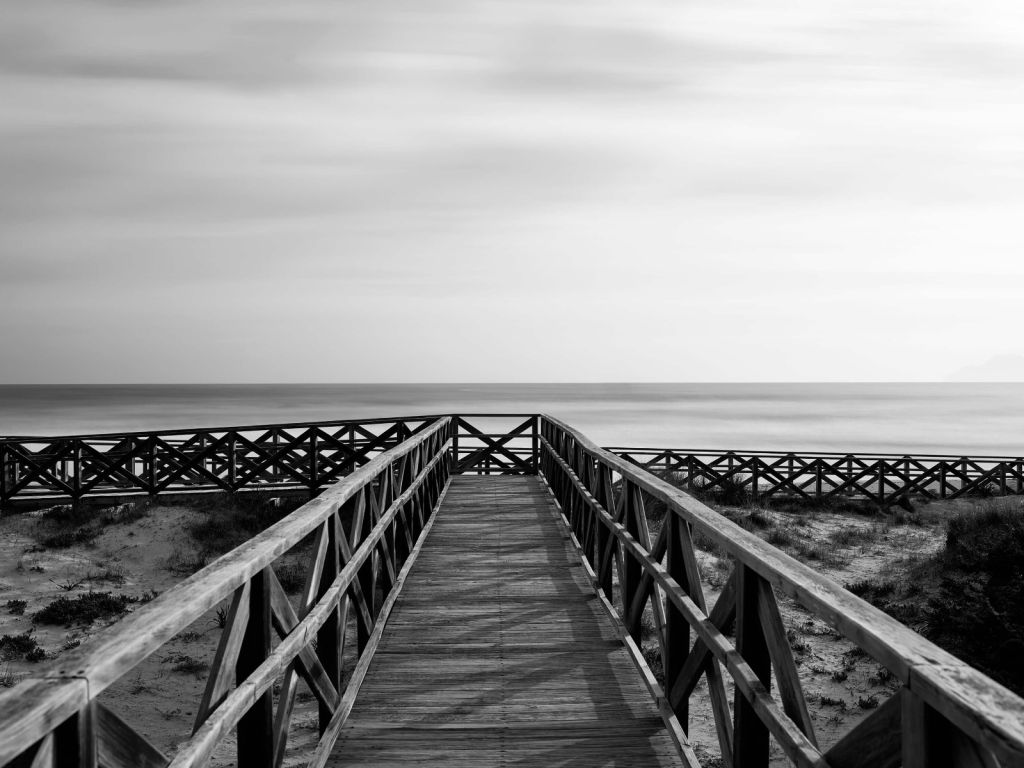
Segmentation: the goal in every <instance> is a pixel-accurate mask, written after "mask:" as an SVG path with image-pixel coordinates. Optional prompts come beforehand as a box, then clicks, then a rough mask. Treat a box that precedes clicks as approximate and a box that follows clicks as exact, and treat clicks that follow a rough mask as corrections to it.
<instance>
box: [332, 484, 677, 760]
mask: <svg viewBox="0 0 1024 768" xmlns="http://www.w3.org/2000/svg"><path fill="white" fill-rule="evenodd" d="M410 764H425V765H444V766H458V765H472V766H489V765H493V766H498V765H509V764H516V765H523V766H527V765H544V766H548V765H561V764H573V765H598V764H601V765H620V766H662V765H679V764H680V758H679V755H678V753H677V751H676V748H675V746H674V744H673V742H672V740H671V739H670V737H669V735H668V732H667V731H666V729H665V727H664V723H663V721H662V719H661V717H660V715H659V714H658V710H657V708H656V706H655V704H654V702H653V700H652V699H651V697H650V694H649V692H648V690H647V688H646V687H645V686H644V684H643V681H642V679H641V677H640V676H639V675H638V674H637V672H636V669H635V668H634V666H633V664H632V662H631V661H630V660H629V657H628V655H627V651H626V649H625V647H624V646H623V645H622V643H621V642H620V641H619V640H618V634H617V632H616V630H615V628H614V627H613V626H612V624H611V622H610V621H609V620H608V618H607V616H606V615H605V613H604V612H603V611H602V610H601V608H600V606H599V604H598V601H597V600H596V599H595V596H594V592H593V588H592V586H591V584H590V582H589V581H588V579H587V578H586V576H585V574H584V571H583V569H582V568H581V567H580V564H579V557H578V555H577V554H576V551H575V549H574V548H573V547H572V545H571V543H570V542H569V541H568V540H567V539H566V537H565V535H564V533H563V530H562V528H560V526H559V525H558V523H557V510H556V507H555V505H554V504H553V503H552V500H551V496H550V494H549V493H548V491H547V489H546V488H545V487H544V486H543V485H542V484H541V483H540V482H539V481H538V480H537V479H536V478H533V477H489V478H488V477H470V476H459V477H455V478H454V479H453V480H452V483H451V486H450V487H449V491H448V496H447V497H446V499H445V501H444V503H443V505H442V507H441V510H440V511H439V512H438V513H437V517H436V520H435V522H434V527H433V530H432V531H431V533H430V535H429V536H428V538H427V539H426V541H425V542H424V544H423V548H422V551H421V552H420V555H419V558H418V560H417V561H416V564H415V565H414V567H413V570H412V573H411V575H410V578H409V580H408V582H407V583H406V585H405V587H404V589H403V591H402V592H401V594H400V596H399V598H398V603H397V605H396V606H395V608H394V611H393V613H392V615H391V618H390V620H389V622H388V625H387V627H386V629H385V631H384V635H383V638H382V640H381V643H380V646H379V648H378V650H377V653H376V654H375V655H374V657H373V662H372V664H371V668H370V671H369V674H368V676H367V679H366V681H365V682H364V683H363V686H362V688H361V690H360V693H359V697H358V699H357V700H356V705H355V707H354V709H353V711H352V714H351V716H350V718H349V720H348V722H347V724H346V725H345V727H344V728H343V729H342V731H341V735H340V737H339V740H338V742H337V744H336V746H335V749H334V753H333V755H332V759H331V761H330V762H329V763H328V765H331V766H343V765H344V766H362V765H366V766H369V765H372V766H381V767H383V766H391V765H410Z"/></svg>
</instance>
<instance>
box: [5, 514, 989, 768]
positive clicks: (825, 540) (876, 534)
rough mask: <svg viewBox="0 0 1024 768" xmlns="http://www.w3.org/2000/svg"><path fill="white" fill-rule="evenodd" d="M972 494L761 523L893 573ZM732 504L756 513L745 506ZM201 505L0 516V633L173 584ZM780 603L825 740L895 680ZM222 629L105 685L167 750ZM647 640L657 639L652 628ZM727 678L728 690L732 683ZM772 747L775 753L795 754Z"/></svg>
mask: <svg viewBox="0 0 1024 768" xmlns="http://www.w3.org/2000/svg"><path fill="white" fill-rule="evenodd" d="M968 505H970V502H943V503H936V504H932V505H929V506H927V507H926V508H925V509H926V510H927V514H926V515H922V517H921V518H919V519H920V520H922V521H924V524H920V525H912V524H901V525H894V524H891V523H889V522H887V521H886V519H885V518H882V517H877V518H868V517H864V516H861V515H850V514H833V513H826V512H818V513H813V514H807V513H801V514H791V513H786V512H778V511H772V510H767V511H764V512H763V515H764V517H765V518H766V519H767V520H768V521H769V523H768V525H767V526H766V527H765V528H764V530H760V531H758V533H759V534H760V535H762V536H765V537H766V538H767V537H768V536H769V533H770V531H773V530H774V531H783V532H786V533H785V535H786V536H788V538H789V539H790V541H791V543H789V544H787V545H786V548H787V550H788V551H790V552H791V553H793V554H795V555H796V556H798V557H800V558H801V559H803V560H804V561H805V562H807V563H808V564H809V565H811V566H812V567H815V568H816V569H818V570H819V571H820V572H821V573H823V574H825V575H827V576H829V577H831V578H833V579H834V580H835V581H837V582H839V583H840V584H847V583H851V582H856V581H860V580H863V579H869V578H872V577H874V576H877V575H878V574H879V573H882V572H884V571H889V572H892V573H898V572H899V571H900V569H905V568H906V567H907V566H908V565H909V564H910V563H911V562H913V561H914V560H915V559H916V558H922V557H925V556H928V555H930V554H932V553H934V552H935V551H937V550H938V549H939V547H940V546H941V544H942V538H943V532H944V521H945V520H946V519H947V518H948V517H949V516H951V515H952V514H954V513H955V512H957V511H960V510H962V509H964V508H965V506H968ZM725 511H727V512H728V513H730V514H732V515H743V514H749V510H740V509H727V510H725ZM200 514H203V513H201V512H196V511H194V510H191V509H188V508H185V507H179V506H154V507H152V508H149V509H148V510H147V512H146V514H145V516H144V517H141V518H140V519H136V520H132V521H130V522H123V523H113V524H110V525H108V526H106V527H105V528H104V529H103V530H102V532H101V533H100V534H99V535H98V536H97V537H96V538H95V539H94V540H93V541H92V542H91V543H88V544H78V545H75V546H71V547H68V548H66V549H54V548H43V547H41V546H40V545H39V543H38V539H39V537H40V532H45V531H46V530H47V529H48V526H49V525H50V523H48V522H47V518H46V516H45V513H32V514H21V515H12V516H7V517H4V518H0V635H19V634H22V633H29V634H30V635H31V636H32V637H33V638H34V639H35V640H36V642H38V644H39V645H40V646H41V647H42V648H43V649H44V650H45V652H46V655H47V658H50V659H52V658H53V657H55V656H57V655H59V654H60V653H62V652H64V651H65V650H67V649H68V648H71V647H75V646H76V645H78V644H83V645H85V644H88V643H89V641H90V638H91V637H93V636H94V635H95V634H96V633H97V632H100V631H102V630H103V629H105V628H106V627H107V626H109V625H110V624H112V623H114V620H107V621H98V622H95V623H93V624H91V625H88V626H66V627H54V626H46V625H42V624H34V623H33V620H32V616H33V614H35V613H36V612H38V611H39V610H41V609H42V608H43V607H44V606H46V605H47V604H49V603H50V602H52V601H53V600H55V599H57V598H59V597H62V596H66V597H74V596H76V595H79V594H83V593H85V592H88V591H90V590H93V591H102V592H107V591H109V592H114V593H117V594H122V593H123V594H126V595H129V596H132V597H141V596H143V595H145V594H146V593H149V592H151V591H154V590H155V591H156V592H163V591H165V590H167V589H168V588H169V587H171V586H172V585H173V584H175V583H177V582H178V581H180V580H181V579H182V578H184V577H185V576H186V575H187V574H188V573H189V572H191V570H193V569H195V568H196V567H198V566H199V565H200V564H201V562H202V561H201V559H200V558H199V556H198V552H197V549H196V547H195V545H194V544H193V542H192V541H191V537H190V535H189V533H188V532H187V526H188V524H189V523H190V522H191V521H193V520H195V519H196V517H197V515H200ZM776 535H779V534H778V533H777V534H776ZM808 553H812V555H811V556H808ZM698 558H699V560H700V562H701V567H702V570H703V573H704V585H705V592H706V597H707V600H708V604H709V605H712V604H713V603H714V601H715V599H716V598H717V596H718V591H719V589H720V588H721V585H722V584H723V583H724V581H725V578H726V577H727V575H728V572H729V569H730V567H731V566H730V564H729V563H728V562H726V561H725V560H723V559H721V558H719V557H716V556H715V555H714V554H712V553H709V552H705V551H699V552H698ZM10 600H24V601H26V606H25V610H24V614H23V615H14V614H13V613H11V612H10V611H9V610H6V609H4V607H3V606H5V605H6V604H7V602H8V601H10ZM223 607H225V608H226V605H225V606H223ZM780 607H781V610H782V614H783V619H784V621H785V623H786V626H787V628H788V629H789V630H790V631H789V640H790V646H791V647H792V648H793V651H794V656H795V659H796V662H797V664H798V669H799V671H800V676H801V681H802V684H803V687H804V692H805V694H806V698H807V701H808V706H809V709H810V712H811V715H812V717H813V719H814V722H815V729H816V732H817V734H818V740H819V743H820V744H821V745H822V746H826V747H827V746H828V745H830V744H831V743H834V742H835V741H836V740H837V739H838V738H839V736H840V735H842V734H843V733H845V732H846V731H847V730H848V729H849V728H851V727H853V726H854V725H855V724H856V723H857V722H858V721H859V720H861V719H862V718H864V717H865V716H866V715H867V714H869V713H870V712H871V711H872V710H873V708H874V706H876V705H877V703H880V702H882V701H884V700H885V699H886V698H887V697H888V696H890V695H891V694H892V693H893V691H894V690H896V688H897V687H898V686H897V684H896V683H895V682H893V681H892V680H891V679H890V678H889V676H888V674H887V671H886V670H885V669H884V668H882V667H880V666H879V665H878V664H877V663H876V662H874V661H873V660H872V659H870V658H868V657H866V656H864V655H863V654H862V653H860V652H859V651H857V650H856V649H855V647H854V646H853V644H852V643H849V642H848V641H846V640H845V639H843V638H841V637H839V636H838V635H837V634H836V633H835V632H834V631H833V630H832V629H831V627H829V626H828V625H827V624H825V623H824V622H823V621H821V620H820V619H817V618H815V617H813V616H811V615H810V614H808V613H807V612H806V611H804V610H803V609H802V608H800V607H799V606H797V605H796V604H795V603H794V602H793V601H791V600H788V599H785V598H783V599H781V600H780ZM133 609H136V608H134V607H133ZM220 635H221V629H220V627H219V626H218V621H217V611H216V610H212V611H210V612H209V613H208V614H207V615H205V616H203V617H201V618H200V619H199V620H197V621H196V622H194V623H193V624H192V626H190V627H188V628H187V629H186V630H185V631H183V632H182V633H180V634H179V635H178V636H177V637H175V638H174V639H172V640H171V641H169V642H168V643H167V644H165V645H164V646H163V647H162V648H161V649H160V650H159V651H158V652H157V653H155V654H154V655H153V656H151V657H150V658H149V659H147V660H145V661H144V662H142V663H141V664H140V665H139V666H138V667H136V668H135V669H134V670H133V671H132V672H130V673H129V674H128V675H126V676H124V677H123V678H122V679H121V681H119V682H118V683H117V684H116V685H114V686H113V687H112V688H111V689H109V690H108V691H106V692H105V693H104V694H103V695H102V697H101V698H102V701H104V703H106V704H107V706H109V707H111V708H112V709H113V710H115V711H116V712H118V713H119V714H120V715H121V716H122V717H123V718H124V719H125V720H126V721H127V722H129V723H131V724H132V725H133V726H134V727H135V728H136V729H137V730H138V731H139V732H140V733H141V734H143V735H144V736H146V737H147V738H148V739H149V740H150V741H151V742H152V743H153V744H154V745H156V746H157V747H158V748H160V749H161V750H164V751H165V752H168V753H169V752H172V751H173V749H174V747H175V746H176V745H177V744H178V743H179V742H180V741H181V740H182V739H184V738H186V737H187V736H188V735H189V734H190V733H191V729H192V724H193V722H194V719H195V711H196V707H197V706H198V704H199V702H200V700H201V698H202V694H203V690H204V687H205V683H206V677H207V672H208V665H209V663H210V661H211V660H212V659H213V656H214V652H215V650H216V647H217V643H218V641H219V638H220ZM645 645H646V646H647V647H652V646H655V645H656V643H655V642H654V640H653V639H650V640H648V641H647V643H645ZM36 668H38V667H36V666H35V665H33V663H32V662H29V661H26V660H24V659H23V658H9V659H7V660H4V661H0V683H2V684H4V685H13V684H15V683H16V682H17V681H18V680H19V679H21V678H22V677H24V676H26V675H28V674H30V673H31V672H32V671H33V669H36ZM728 689H729V691H730V698H731V690H732V688H731V686H728ZM297 701H298V703H297V705H296V707H295V714H294V716H293V720H292V728H291V735H290V738H289V747H290V748H289V753H290V755H291V757H290V758H289V760H288V761H287V762H286V764H287V765H297V764H300V762H301V761H300V760H298V758H297V757H296V755H299V754H301V753H302V750H303V748H304V747H305V746H307V745H310V744H312V743H315V740H316V729H317V725H316V702H315V700H314V699H313V697H312V696H311V694H309V692H308V691H307V690H306V689H305V687H304V686H302V685H300V693H299V696H298V699H297ZM690 736H691V740H692V741H693V742H694V744H695V748H696V750H697V752H698V754H699V755H701V756H702V757H704V758H706V759H707V763H708V764H709V765H714V764H715V761H714V757H715V755H716V754H717V752H718V749H717V738H716V736H715V731H714V723H713V721H712V718H711V713H710V707H709V703H708V697H707V686H706V684H705V683H704V682H703V681H702V682H701V684H700V686H699V687H698V688H697V690H696V692H695V694H694V696H693V697H692V700H691V723H690ZM773 748H774V749H775V753H774V759H773V765H786V764H788V763H787V761H786V760H785V759H784V758H783V757H782V756H781V752H779V751H778V749H777V747H775V746H774V745H773ZM234 749H235V747H234V742H233V738H229V739H227V740H225V742H224V743H223V744H222V745H221V747H220V748H219V750H218V752H217V755H216V758H215V760H214V761H213V763H212V764H213V765H230V764H233V759H234Z"/></svg>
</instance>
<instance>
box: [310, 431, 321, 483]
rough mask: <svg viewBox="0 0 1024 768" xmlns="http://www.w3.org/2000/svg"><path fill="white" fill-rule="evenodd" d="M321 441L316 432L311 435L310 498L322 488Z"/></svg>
mask: <svg viewBox="0 0 1024 768" xmlns="http://www.w3.org/2000/svg"><path fill="white" fill-rule="evenodd" d="M319 450H320V440H319V435H317V433H316V432H311V433H310V435H309V498H311V499H312V498H313V497H314V496H316V494H317V490H318V489H319V488H320V454H319Z"/></svg>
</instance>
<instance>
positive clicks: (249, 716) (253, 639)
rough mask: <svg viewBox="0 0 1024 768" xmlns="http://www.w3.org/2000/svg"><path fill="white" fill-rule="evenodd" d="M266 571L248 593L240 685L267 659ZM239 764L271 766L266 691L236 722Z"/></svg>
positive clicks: (270, 708) (270, 702)
mask: <svg viewBox="0 0 1024 768" xmlns="http://www.w3.org/2000/svg"><path fill="white" fill-rule="evenodd" d="M268 579H269V575H268V573H267V571H266V570H262V571H259V572H258V573H255V574H253V577H252V580H251V582H250V583H251V588H250V590H249V622H248V624H247V625H246V628H245V634H244V635H243V636H242V648H241V650H240V651H239V652H238V663H237V664H236V666H235V682H236V684H238V685H241V684H242V683H243V682H244V681H245V679H246V678H247V677H248V676H249V675H251V674H252V673H253V672H254V671H255V670H256V668H257V667H259V665H260V664H262V663H263V662H264V661H265V660H266V658H267V656H269V655H270V584H269V581H268ZM238 764H239V765H245V766H255V767H256V768H273V766H274V694H273V691H271V690H270V689H269V688H268V689H267V690H266V691H265V692H264V693H263V694H262V695H261V696H260V697H259V698H258V699H257V700H256V701H255V702H254V703H253V705H252V707H251V708H250V709H249V711H248V712H246V713H245V714H244V715H242V719H241V720H239V721H238Z"/></svg>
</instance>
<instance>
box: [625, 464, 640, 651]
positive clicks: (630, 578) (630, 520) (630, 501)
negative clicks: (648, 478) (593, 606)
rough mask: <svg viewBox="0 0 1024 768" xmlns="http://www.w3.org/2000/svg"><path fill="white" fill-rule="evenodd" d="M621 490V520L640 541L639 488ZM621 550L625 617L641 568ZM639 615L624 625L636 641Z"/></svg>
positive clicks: (638, 635)
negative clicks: (622, 502)
mask: <svg viewBox="0 0 1024 768" xmlns="http://www.w3.org/2000/svg"><path fill="white" fill-rule="evenodd" d="M623 490H624V491H625V493H626V499H625V503H626V509H625V515H624V517H625V519H624V521H623V522H624V523H625V526H626V531H628V532H629V535H630V536H632V537H633V538H634V539H636V540H637V541H642V539H641V537H640V522H639V520H638V518H637V516H638V515H640V514H642V512H641V510H642V509H643V507H642V505H641V503H640V489H639V488H637V487H636V486H635V485H634V484H633V483H628V484H626V485H625V487H624V489H623ZM621 551H622V553H623V560H624V562H623V569H622V616H623V617H625V616H627V615H628V612H629V607H630V606H631V605H632V604H633V596H634V595H636V593H637V590H638V589H639V588H640V577H641V575H642V571H643V569H642V568H641V567H640V563H639V562H637V560H636V558H635V557H633V555H632V554H630V553H629V552H628V551H627V550H626V549H625V548H622V550H621ZM640 616H641V614H640V613H638V614H637V615H636V617H635V620H634V621H632V622H630V626H627V627H626V630H627V631H628V632H629V634H630V635H631V636H632V637H633V639H634V640H636V642H637V643H640V642H641V638H640Z"/></svg>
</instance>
